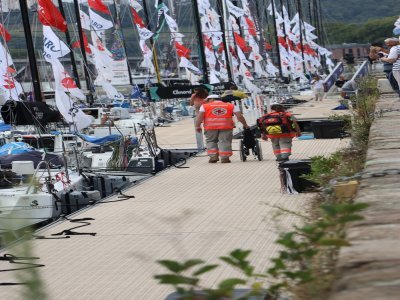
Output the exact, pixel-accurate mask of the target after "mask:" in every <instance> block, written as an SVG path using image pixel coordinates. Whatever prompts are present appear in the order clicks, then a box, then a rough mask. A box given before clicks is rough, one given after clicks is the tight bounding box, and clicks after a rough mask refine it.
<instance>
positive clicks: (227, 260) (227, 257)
mask: <svg viewBox="0 0 400 300" xmlns="http://www.w3.org/2000/svg"><path fill="white" fill-rule="evenodd" d="M219 259H220V260H223V261H224V262H226V263H227V264H229V265H231V266H234V267H237V266H238V262H237V261H236V260H234V259H232V258H230V257H229V256H221V257H220V258H219Z"/></svg>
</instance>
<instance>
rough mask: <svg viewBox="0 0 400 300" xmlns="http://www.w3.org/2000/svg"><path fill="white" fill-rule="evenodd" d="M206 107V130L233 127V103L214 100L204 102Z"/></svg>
mask: <svg viewBox="0 0 400 300" xmlns="http://www.w3.org/2000/svg"><path fill="white" fill-rule="evenodd" d="M203 107H204V111H205V112H204V130H228V129H233V128H234V127H235V124H234V123H233V119H232V115H233V109H234V108H235V106H234V105H233V104H231V103H224V102H222V101H214V102H211V103H206V104H203Z"/></svg>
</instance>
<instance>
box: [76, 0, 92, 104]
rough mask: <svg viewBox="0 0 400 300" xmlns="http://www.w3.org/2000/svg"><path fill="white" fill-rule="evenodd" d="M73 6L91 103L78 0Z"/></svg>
mask: <svg viewBox="0 0 400 300" xmlns="http://www.w3.org/2000/svg"><path fill="white" fill-rule="evenodd" d="M74 8H75V15H76V24H77V26H78V32H79V44H80V47H81V52H82V59H83V64H84V66H83V70H84V72H85V80H86V88H87V90H88V91H89V94H88V96H87V97H88V99H87V100H88V103H89V104H92V103H93V94H92V90H93V86H92V81H91V79H90V76H89V71H88V63H87V58H86V49H85V40H84V37H83V30H82V24H81V14H80V10H79V4H78V0H74Z"/></svg>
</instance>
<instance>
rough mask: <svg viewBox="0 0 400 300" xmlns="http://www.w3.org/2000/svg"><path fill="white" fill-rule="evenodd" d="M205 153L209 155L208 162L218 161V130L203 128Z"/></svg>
mask: <svg viewBox="0 0 400 300" xmlns="http://www.w3.org/2000/svg"><path fill="white" fill-rule="evenodd" d="M204 135H205V137H206V147H207V154H208V156H209V157H210V160H209V162H210V163H215V162H217V161H218V159H219V158H218V130H205V131H204Z"/></svg>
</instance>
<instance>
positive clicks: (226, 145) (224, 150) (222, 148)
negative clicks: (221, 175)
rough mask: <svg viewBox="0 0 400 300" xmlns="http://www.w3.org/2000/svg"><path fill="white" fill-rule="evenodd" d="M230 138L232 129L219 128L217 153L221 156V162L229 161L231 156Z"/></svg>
mask: <svg viewBox="0 0 400 300" xmlns="http://www.w3.org/2000/svg"><path fill="white" fill-rule="evenodd" d="M232 138H233V130H232V129H230V130H219V143H218V146H219V155H220V156H221V163H229V162H231V161H230V160H229V157H231V156H232V154H233V153H232Z"/></svg>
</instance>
